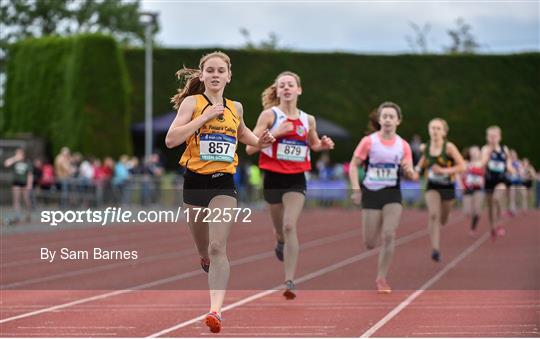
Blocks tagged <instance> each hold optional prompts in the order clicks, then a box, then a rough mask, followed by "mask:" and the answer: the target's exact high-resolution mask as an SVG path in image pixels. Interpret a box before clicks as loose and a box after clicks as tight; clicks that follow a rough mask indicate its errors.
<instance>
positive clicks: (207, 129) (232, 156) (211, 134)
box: [179, 94, 240, 174]
mask: <svg viewBox="0 0 540 339" xmlns="http://www.w3.org/2000/svg"><path fill="white" fill-rule="evenodd" d="M195 99H196V100H197V101H196V104H195V110H194V111H193V115H192V116H191V120H193V119H195V118H197V117H198V116H200V115H202V114H203V112H204V111H205V110H206V109H208V108H210V106H211V105H212V103H211V102H210V100H209V99H208V98H207V97H206V96H205V95H204V94H197V95H195ZM223 105H224V106H225V111H224V112H223V115H221V116H218V117H217V118H214V119H212V120H210V121H208V122H206V123H205V124H204V125H203V126H202V127H201V128H199V130H198V131H197V132H195V134H194V135H192V136H191V137H189V138H188V140H187V145H186V150H185V151H184V154H182V158H180V162H179V163H180V165H182V166H184V167H186V168H187V169H189V170H190V171H192V172H195V173H199V174H213V173H218V172H222V173H230V174H234V173H235V172H236V166H237V165H238V155H237V154H236V146H237V144H238V140H237V135H238V127H239V126H240V117H239V116H238V112H237V111H236V107H235V106H234V102H233V101H232V100H229V99H225V98H223Z"/></svg>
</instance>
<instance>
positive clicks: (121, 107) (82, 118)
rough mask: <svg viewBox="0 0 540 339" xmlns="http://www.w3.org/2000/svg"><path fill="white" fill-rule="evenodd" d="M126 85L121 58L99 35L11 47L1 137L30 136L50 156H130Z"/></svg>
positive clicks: (112, 43)
mask: <svg viewBox="0 0 540 339" xmlns="http://www.w3.org/2000/svg"><path fill="white" fill-rule="evenodd" d="M129 95H130V85H129V78H128V74H127V69H126V67H125V63H124V57H123V55H122V52H121V51H120V49H119V48H118V46H117V43H116V42H115V41H114V39H112V38H110V37H106V36H102V35H81V36H77V37H70V38H59V37H47V38H42V39H29V40H25V41H21V42H19V43H17V44H15V45H13V46H12V47H11V50H10V58H9V63H8V65H7V84H6V97H5V98H6V103H5V109H4V111H5V114H4V115H3V117H4V119H2V120H3V121H0V128H1V130H2V131H3V133H6V134H15V133H18V132H31V133H34V134H35V135H38V136H41V137H44V138H46V140H49V141H50V143H51V145H52V150H53V152H55V153H56V152H57V151H58V150H59V148H60V147H62V146H69V147H70V148H72V149H73V150H75V151H79V152H82V153H83V154H93V155H96V156H106V155H112V156H118V155H120V154H121V153H126V152H127V153H130V152H131V141H130V130H129V126H130V122H131V119H130V116H129V107H128V105H129Z"/></svg>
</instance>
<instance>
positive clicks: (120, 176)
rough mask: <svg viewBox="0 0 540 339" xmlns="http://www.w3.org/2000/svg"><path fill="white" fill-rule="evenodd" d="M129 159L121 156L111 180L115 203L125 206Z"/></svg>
mask: <svg viewBox="0 0 540 339" xmlns="http://www.w3.org/2000/svg"><path fill="white" fill-rule="evenodd" d="M128 161H129V158H128V156H127V155H122V156H121V157H120V160H119V161H118V162H117V163H116V165H115V166H114V176H113V179H112V186H113V191H114V193H115V198H116V201H120V202H121V203H122V204H123V205H126V204H127V202H126V200H125V198H126V184H127V182H128V180H129V170H128Z"/></svg>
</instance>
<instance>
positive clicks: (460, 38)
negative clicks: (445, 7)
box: [446, 18, 480, 54]
mask: <svg viewBox="0 0 540 339" xmlns="http://www.w3.org/2000/svg"><path fill="white" fill-rule="evenodd" d="M456 26H457V27H456V28H454V29H449V30H448V31H447V32H448V35H449V36H450V39H452V44H451V45H450V46H447V47H446V51H447V52H448V53H451V54H459V53H462V54H473V53H475V52H476V50H477V49H478V48H479V47H480V44H479V43H478V42H477V41H476V38H475V37H474V36H473V35H472V33H471V29H472V27H471V25H469V24H467V23H466V22H465V20H463V18H458V19H457V20H456Z"/></svg>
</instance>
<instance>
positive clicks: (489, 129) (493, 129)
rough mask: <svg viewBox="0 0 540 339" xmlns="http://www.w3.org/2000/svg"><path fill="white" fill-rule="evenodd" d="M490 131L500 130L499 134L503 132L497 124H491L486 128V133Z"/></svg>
mask: <svg viewBox="0 0 540 339" xmlns="http://www.w3.org/2000/svg"><path fill="white" fill-rule="evenodd" d="M489 131H497V132H499V134H502V130H501V128H500V127H499V126H497V125H493V126H489V127H488V128H486V133H487V132H489Z"/></svg>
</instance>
